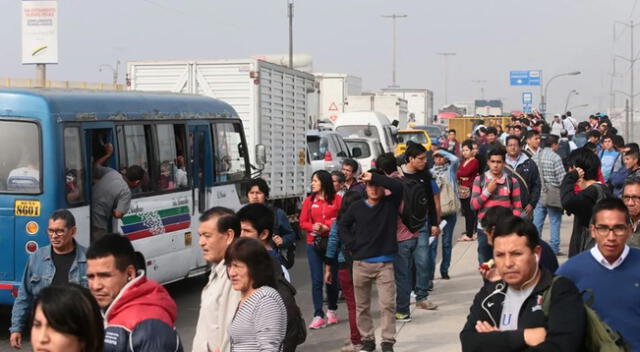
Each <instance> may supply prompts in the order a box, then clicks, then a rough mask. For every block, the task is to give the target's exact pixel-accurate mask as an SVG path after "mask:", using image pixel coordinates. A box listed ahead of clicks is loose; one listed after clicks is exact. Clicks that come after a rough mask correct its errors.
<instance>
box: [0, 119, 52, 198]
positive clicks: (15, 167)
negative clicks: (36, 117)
mask: <svg viewBox="0 0 640 352" xmlns="http://www.w3.org/2000/svg"><path fill="white" fill-rule="evenodd" d="M0 150H2V151H3V152H2V153H0V192H2V193H21V194H36V193H40V189H41V181H42V180H41V179H40V170H41V169H42V165H41V160H42V159H41V157H40V133H39V132H38V125H36V124H35V123H33V122H23V121H0Z"/></svg>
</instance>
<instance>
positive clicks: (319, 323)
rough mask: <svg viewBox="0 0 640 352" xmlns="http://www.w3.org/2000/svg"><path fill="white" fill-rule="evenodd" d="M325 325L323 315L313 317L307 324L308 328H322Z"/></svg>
mask: <svg viewBox="0 0 640 352" xmlns="http://www.w3.org/2000/svg"><path fill="white" fill-rule="evenodd" d="M326 326H327V322H326V321H325V320H324V318H323V317H313V320H312V321H311V324H309V329H313V330H315V329H322V328H324V327H326Z"/></svg>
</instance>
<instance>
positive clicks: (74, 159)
mask: <svg viewBox="0 0 640 352" xmlns="http://www.w3.org/2000/svg"><path fill="white" fill-rule="evenodd" d="M64 176H65V181H64V189H65V196H66V198H67V202H68V203H69V205H71V206H73V205H79V204H82V203H84V184H83V181H84V167H83V164H82V146H81V142H80V128H79V127H65V129H64Z"/></svg>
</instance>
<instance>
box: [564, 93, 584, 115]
mask: <svg viewBox="0 0 640 352" xmlns="http://www.w3.org/2000/svg"><path fill="white" fill-rule="evenodd" d="M574 94H575V95H579V94H580V93H578V91H577V90H575V89H572V90H571V91H570V92H569V94H567V100H566V101H565V103H564V110H563V111H562V113H565V112H567V111H568V110H567V107H568V106H569V99H571V96H572V95H574Z"/></svg>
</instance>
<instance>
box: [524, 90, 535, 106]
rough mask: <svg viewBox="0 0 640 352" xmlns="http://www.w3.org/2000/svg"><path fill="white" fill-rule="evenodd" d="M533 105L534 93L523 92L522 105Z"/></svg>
mask: <svg viewBox="0 0 640 352" xmlns="http://www.w3.org/2000/svg"><path fill="white" fill-rule="evenodd" d="M531 103H533V93H531V92H522V105H531Z"/></svg>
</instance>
